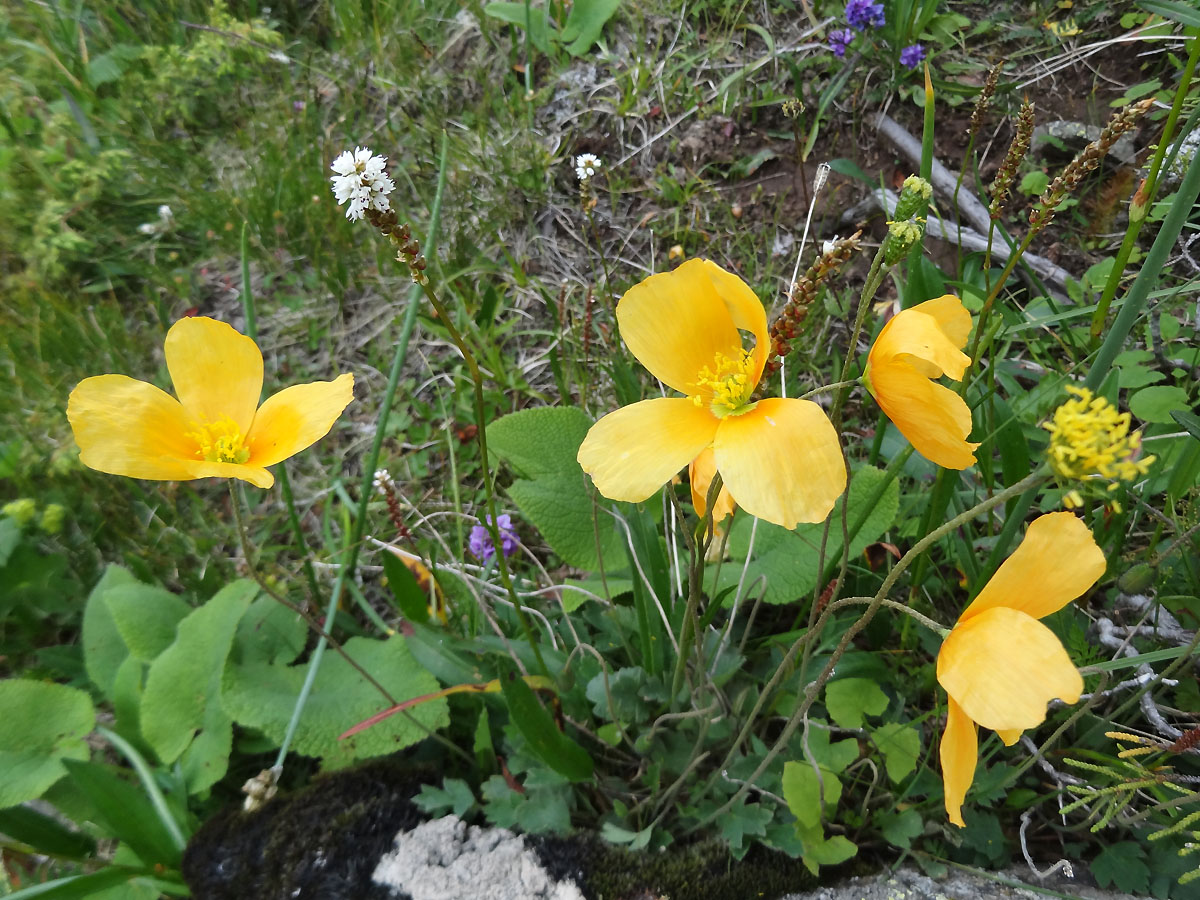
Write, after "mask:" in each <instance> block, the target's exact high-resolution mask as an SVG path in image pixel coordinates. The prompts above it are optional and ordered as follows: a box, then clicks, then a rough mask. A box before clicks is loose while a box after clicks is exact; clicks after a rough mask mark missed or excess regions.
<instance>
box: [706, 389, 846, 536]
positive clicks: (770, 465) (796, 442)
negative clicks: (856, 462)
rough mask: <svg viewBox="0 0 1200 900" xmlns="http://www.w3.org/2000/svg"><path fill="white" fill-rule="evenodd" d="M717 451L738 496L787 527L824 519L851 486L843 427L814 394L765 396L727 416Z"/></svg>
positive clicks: (745, 505) (759, 514) (748, 506)
mask: <svg viewBox="0 0 1200 900" xmlns="http://www.w3.org/2000/svg"><path fill="white" fill-rule="evenodd" d="M713 453H714V457H715V459H716V463H717V470H718V471H719V472H720V473H721V477H722V478H723V479H724V480H725V485H726V487H728V488H729V494H730V496H732V497H733V499H734V502H736V503H737V505H738V506H740V507H741V508H742V509H744V510H745V511H746V512H748V513H750V515H752V516H757V517H758V518H760V519H763V520H765V521H767V522H772V523H774V524H775V525H780V526H782V527H783V528H795V527H796V525H797V524H798V523H800V522H823V521H824V520H825V517H826V516H828V515H829V511H830V510H831V509H833V504H834V503H835V502H836V501H837V498H838V497H840V496H841V494H842V491H843V490H845V488H846V465H845V462H844V461H843V460H842V451H841V448H840V446H839V445H838V438H837V432H835V431H834V430H833V424H832V423H831V422H830V421H829V418H828V416H826V415H825V411H824V410H823V409H821V407H819V406H818V405H817V404H815V403H813V402H812V401H810V400H787V399H781V398H773V399H769V400H760V401H759V402H758V404H757V405H756V406H755V407H754V408H753V409H751V410H750V411H748V412H746V413H743V414H741V415H737V416H728V417H726V418H724V419H722V420H721V425H720V427H719V428H718V429H717V436H716V439H715V440H714V441H713Z"/></svg>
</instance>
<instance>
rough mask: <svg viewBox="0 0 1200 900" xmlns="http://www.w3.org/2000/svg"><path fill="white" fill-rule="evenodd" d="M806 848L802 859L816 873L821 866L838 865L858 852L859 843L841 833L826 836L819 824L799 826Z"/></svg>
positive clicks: (801, 838)
mask: <svg viewBox="0 0 1200 900" xmlns="http://www.w3.org/2000/svg"><path fill="white" fill-rule="evenodd" d="M797 831H798V832H799V834H800V840H801V841H802V843H803V846H804V850H803V852H802V855H801V859H802V860H803V861H804V865H805V866H806V867H807V868H808V870H809V871H810V872H812V873H813V874H814V875H816V874H817V872H818V870H819V869H820V868H821V866H836V865H838V864H839V863H844V862H845V861H846V860H848V859H850V858H851V857H853V856H854V854H856V853H858V845H857V844H855V843H854V842H853V841H851V840H850V839H849V838H844V837H842V836H841V835H840V834H839V835H835V836H834V837H831V838H826V837H825V830H824V829H823V828H822V827H821V826H820V825H819V824H818V825H815V826H813V827H812V828H797Z"/></svg>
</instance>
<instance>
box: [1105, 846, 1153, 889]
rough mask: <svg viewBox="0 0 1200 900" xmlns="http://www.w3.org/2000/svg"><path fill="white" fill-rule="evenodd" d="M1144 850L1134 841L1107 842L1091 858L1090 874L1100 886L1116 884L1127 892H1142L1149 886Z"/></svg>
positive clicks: (1148, 872)
mask: <svg viewBox="0 0 1200 900" xmlns="http://www.w3.org/2000/svg"><path fill="white" fill-rule="evenodd" d="M1145 857H1146V854H1145V851H1144V850H1142V848H1141V846H1140V845H1138V844H1137V843H1135V842H1134V841H1120V842H1118V843H1116V844H1109V845H1108V846H1107V847H1105V848H1104V849H1103V850H1101V851H1100V853H1099V854H1098V855H1097V856H1096V858H1095V859H1093V860H1092V867H1091V868H1092V875H1094V876H1095V878H1096V881H1097V882H1098V883H1099V884H1100V887H1109V886H1110V885H1116V886H1117V888H1118V890H1122V891H1125V892H1126V893H1128V894H1144V893H1146V889H1147V888H1148V887H1149V886H1150V868H1149V867H1148V866H1147V865H1146V863H1145Z"/></svg>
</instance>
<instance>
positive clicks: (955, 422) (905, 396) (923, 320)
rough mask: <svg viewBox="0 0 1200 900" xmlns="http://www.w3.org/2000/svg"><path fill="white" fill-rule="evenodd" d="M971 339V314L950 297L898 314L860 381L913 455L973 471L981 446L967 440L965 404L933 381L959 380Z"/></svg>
mask: <svg viewBox="0 0 1200 900" xmlns="http://www.w3.org/2000/svg"><path fill="white" fill-rule="evenodd" d="M970 333H971V314H970V313H969V312H967V310H966V308H965V307H964V306H963V305H962V301H961V300H959V299H958V298H957V297H955V296H954V295H952V294H946V295H945V296H943V297H938V298H937V299H936V300H927V301H925V302H924V303H919V304H917V305H916V306H914V307H911V308H910V309H905V310H901V311H900V312H898V313H897V314H896V315H895V316H893V317H892V319H891V321H889V322H888V323H887V324H886V325H884V326H883V330H882V331H881V332H879V337H878V338H876V340H875V344H874V346H872V347H871V352H870V354H869V355H868V357H867V371H866V372H865V373H864V376H863V377H864V379H865V380H866V383H867V388H868V389H869V390H870V391H871V393H872V394H873V395H874V397H875V400H876V401H877V402H878V403H879V406H880V408H882V409H883V411H884V413H886V414H887V417H888V418H889V419H891V420H892V422H893V424H895V426H896V427H897V428H899V429H900V433H901V434H903V435H904V436H905V437H906V438H908V440H909V443H911V444H912V445H913V447H914V448H916V451H917V452H918V453H920V454H921V455H922V456H924V457H925V458H926V459H927V460H929V461H930V462H932V463H936V464H937V465H939V466H945V467H946V468H947V469H965V468H967V467H968V466H971V465H974V463H975V448H976V447H978V446H979V445H978V444H972V443H969V442H968V441H967V439H966V438H967V435H969V434H970V433H971V410H970V409H968V408H967V404H966V403H965V402H964V401H963V399H962V397H960V396H958V394H956V393H954V391H952V390H950V389H949V388H946V387H943V386H942V385H940V384H935V383H934V382H933V379H935V378H938V377H940V376H942V375H948V376H949V377H950V378H953V379H954V380H955V381H958V380H960V379H961V378H962V376H963V372H965V371H966V370H967V366H969V365H970V364H971V359H970V357H968V356H967V355H966V354H965V353H963V352H962V348H963V347H965V346H966V345H967V336H968V335H969V334H970Z"/></svg>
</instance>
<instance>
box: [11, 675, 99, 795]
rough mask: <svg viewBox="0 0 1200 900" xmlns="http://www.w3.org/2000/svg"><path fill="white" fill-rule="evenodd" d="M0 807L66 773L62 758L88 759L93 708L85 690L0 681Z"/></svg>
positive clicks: (47, 784) (43, 684) (39, 788)
mask: <svg viewBox="0 0 1200 900" xmlns="http://www.w3.org/2000/svg"><path fill="white" fill-rule="evenodd" d="M0 722H3V723H4V727H3V728H0V773H3V774H2V775H0V809H2V808H4V807H7V806H16V805H17V804H18V803H24V802H25V801H27V800H33V799H35V798H37V797H40V796H41V795H42V792H43V791H45V790H46V789H47V788H49V787H50V786H51V785H52V784H54V782H56V781H58V779H60V778H62V776H63V775H65V774H66V769H65V768H63V765H62V760H63V759H87V758H88V747H87V744H86V743H84V738H85V737H87V735H88V733H89V732H91V730H92V728H93V727H95V724H96V710H95V708H94V707H93V706H92V700H91V698H90V697H89V696H88V695H87V694H85V693H84V692H83V691H80V690H77V689H75V688H72V687H67V686H66V685H62V684H53V683H51V682H44V681H27V680H24V679H19V678H14V679H10V680H8V681H2V682H0Z"/></svg>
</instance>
